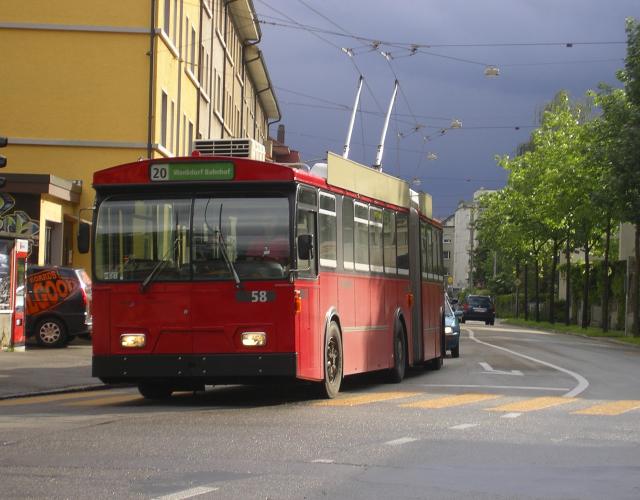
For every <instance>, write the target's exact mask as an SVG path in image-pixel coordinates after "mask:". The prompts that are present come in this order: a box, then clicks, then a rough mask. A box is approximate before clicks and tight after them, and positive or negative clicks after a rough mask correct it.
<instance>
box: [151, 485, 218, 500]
mask: <svg viewBox="0 0 640 500" xmlns="http://www.w3.org/2000/svg"><path fill="white" fill-rule="evenodd" d="M219 489H220V488H210V487H208V486H198V487H196V488H189V489H188V490H182V491H176V492H175V493H171V494H170V495H164V496H161V497H156V498H155V499H154V500H184V499H185V498H193V497H197V496H200V495H204V494H205V493H211V492H212V491H217V490H219Z"/></svg>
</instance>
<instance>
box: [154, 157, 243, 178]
mask: <svg viewBox="0 0 640 500" xmlns="http://www.w3.org/2000/svg"><path fill="white" fill-rule="evenodd" d="M234 173H235V170H234V165H233V163H231V162H216V163H203V162H193V163H155V164H152V165H151V166H150V168H149V179H150V180H151V181H152V182H171V181H229V180H232V179H233V176H234Z"/></svg>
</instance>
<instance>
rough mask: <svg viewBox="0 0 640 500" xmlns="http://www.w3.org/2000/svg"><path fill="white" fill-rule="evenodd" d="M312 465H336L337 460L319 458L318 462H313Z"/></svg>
mask: <svg viewBox="0 0 640 500" xmlns="http://www.w3.org/2000/svg"><path fill="white" fill-rule="evenodd" d="M311 463H313V464H334V463H336V461H335V460H331V459H329V458H318V459H317V460H312V461H311Z"/></svg>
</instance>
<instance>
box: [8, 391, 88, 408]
mask: <svg viewBox="0 0 640 500" xmlns="http://www.w3.org/2000/svg"><path fill="white" fill-rule="evenodd" d="M91 397H95V392H67V393H63V394H46V395H43V396H33V397H24V398H15V399H3V400H2V401H0V406H21V405H35V404H40V403H51V402H56V401H65V400H68V399H82V398H91Z"/></svg>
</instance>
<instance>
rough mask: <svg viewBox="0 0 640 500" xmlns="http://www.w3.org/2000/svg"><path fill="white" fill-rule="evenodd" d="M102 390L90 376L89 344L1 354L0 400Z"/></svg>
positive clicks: (77, 341) (30, 347)
mask: <svg viewBox="0 0 640 500" xmlns="http://www.w3.org/2000/svg"><path fill="white" fill-rule="evenodd" d="M100 387H104V384H103V383H102V382H100V380H98V379H97V378H93V377H92V376H91V341H89V340H83V339H75V340H73V341H72V342H71V343H70V344H69V346H68V347H66V348H63V349H47V348H41V347H38V346H35V345H28V346H27V350H26V351H25V352H2V351H0V399H5V398H10V397H17V396H27V395H35V394H47V393H52V392H64V391H71V390H83V389H96V388H100Z"/></svg>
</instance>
